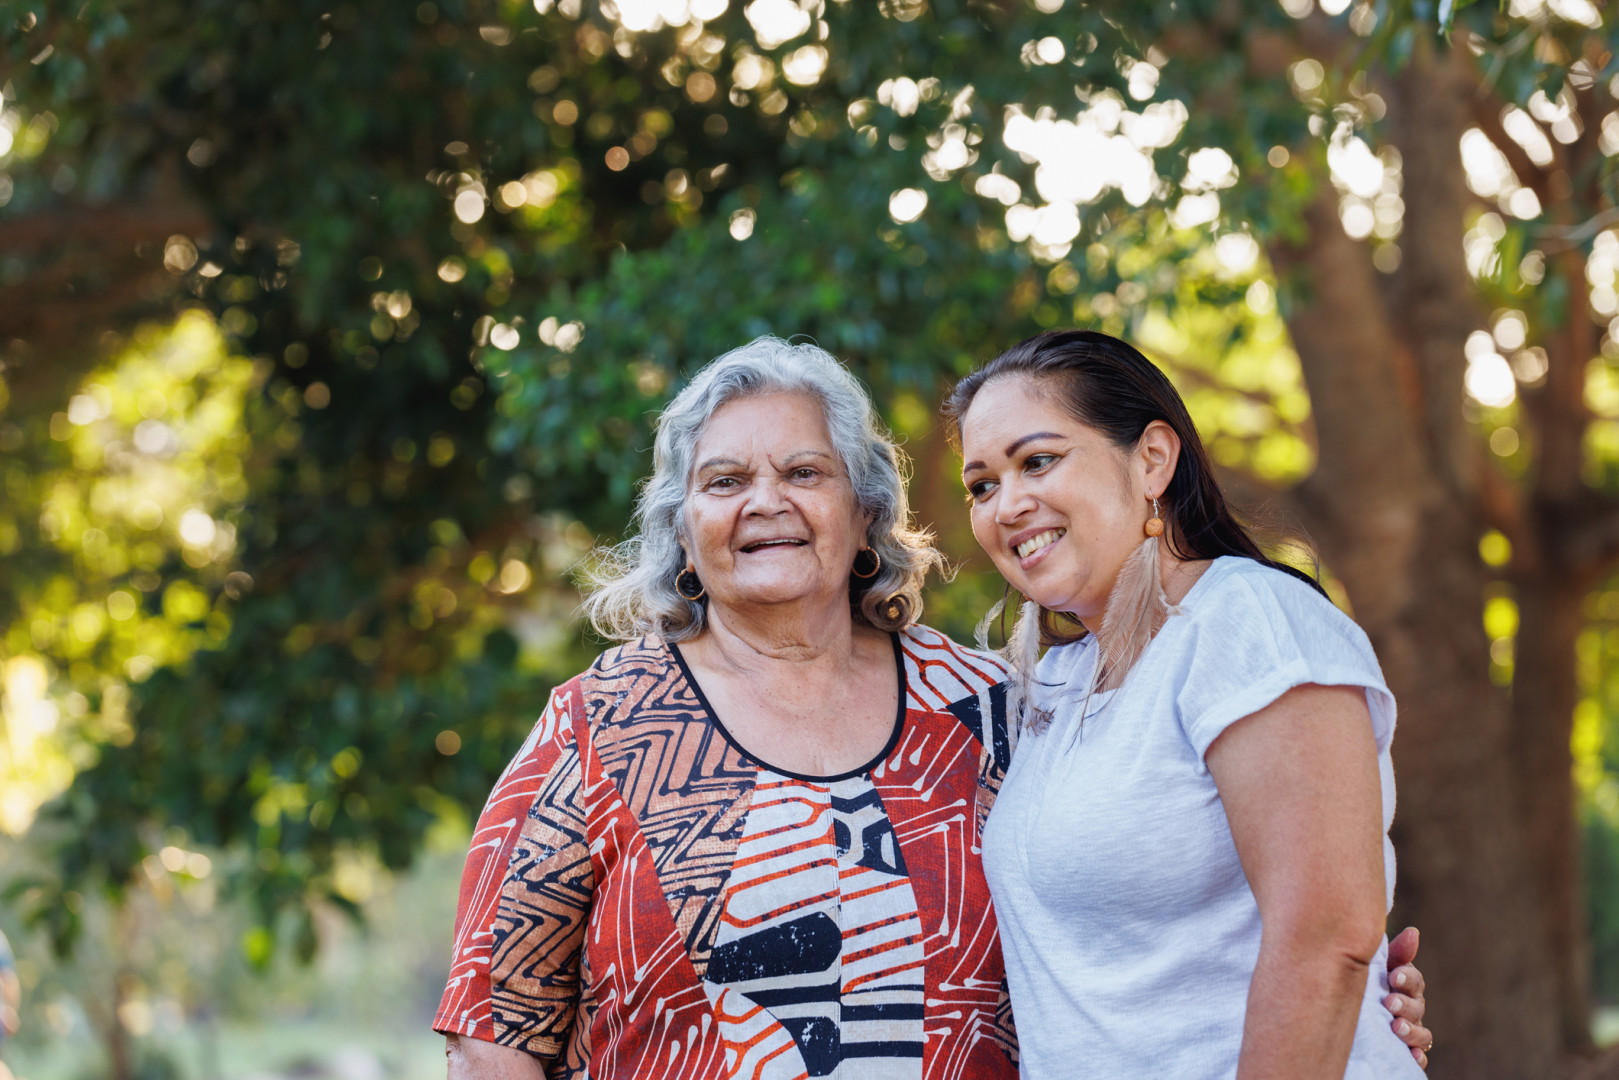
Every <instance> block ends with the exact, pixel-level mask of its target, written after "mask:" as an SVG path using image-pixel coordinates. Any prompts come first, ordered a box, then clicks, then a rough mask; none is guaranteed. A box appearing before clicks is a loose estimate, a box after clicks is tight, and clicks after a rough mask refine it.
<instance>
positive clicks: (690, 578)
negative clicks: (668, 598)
mask: <svg viewBox="0 0 1619 1080" xmlns="http://www.w3.org/2000/svg"><path fill="white" fill-rule="evenodd" d="M675 592H677V593H679V594H680V598H681V599H682V600H690V601H691V602H692V603H694V604H695V603H697V601H699V600H701V599H702V598H703V597H704V596H707V595H708V589H707V588H705V587H704V586H703V580H702V579H701V578H699V577H698V576H697V570H696V568H694V567H690V566H688V567H686V568H685V569H684V570H682V571H681V572H680V573H678V574H676V575H675Z"/></svg>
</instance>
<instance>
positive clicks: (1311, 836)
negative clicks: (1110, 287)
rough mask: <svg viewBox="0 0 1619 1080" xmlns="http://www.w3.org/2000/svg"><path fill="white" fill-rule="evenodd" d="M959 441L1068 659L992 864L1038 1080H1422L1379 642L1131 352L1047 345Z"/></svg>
mask: <svg viewBox="0 0 1619 1080" xmlns="http://www.w3.org/2000/svg"><path fill="white" fill-rule="evenodd" d="M946 413H947V415H948V416H949V417H950V418H951V419H952V420H953V422H954V426H955V430H956V434H957V435H958V437H959V439H960V443H961V449H962V451H963V457H964V464H963V472H962V475H963V480H964V481H965V483H966V485H967V489H968V491H969V493H970V496H971V507H972V509H971V515H972V525H973V532H974V535H975V536H976V537H977V539H978V541H979V543H980V544H982V545H983V547H984V549H985V550H986V551H987V552H988V553H989V555H990V557H991V559H992V560H993V561H994V563H995V565H996V567H997V568H998V569H999V570H1000V571H1001V573H1002V574H1003V575H1004V576H1005V577H1006V580H1007V581H1008V582H1010V583H1011V585H1012V587H1013V588H1014V589H1016V590H1017V591H1018V592H1019V593H1021V594H1022V595H1023V596H1025V597H1026V598H1028V600H1030V601H1032V602H1033V605H1038V618H1039V619H1040V621H1041V630H1042V632H1043V636H1044V638H1045V639H1046V641H1047V642H1048V643H1053V644H1054V645H1055V647H1054V648H1052V649H1051V650H1050V651H1049V652H1048V654H1047V655H1046V657H1045V658H1044V659H1043V660H1042V661H1041V662H1040V664H1039V667H1038V670H1037V672H1036V673H1035V676H1034V683H1035V687H1034V695H1035V696H1034V707H1033V708H1030V709H1025V715H1026V717H1027V718H1028V720H1027V721H1026V726H1025V729H1024V730H1023V732H1022V734H1021V739H1020V744H1019V746H1018V748H1017V751H1016V753H1015V755H1014V757H1013V760H1012V764H1011V767H1010V769H1009V770H1008V772H1007V775H1006V778H1005V780H1004V782H1003V784H1002V787H1001V791H1000V795H999V797H998V799H997V800H996V803H995V807H994V810H993V811H992V813H991V815H990V818H989V822H988V825H987V826H986V829H985V834H984V844H983V852H984V854H983V858H984V868H985V871H986V874H987V877H988V880H989V884H990V888H991V892H992V894H993V897H994V902H995V911H996V914H997V916H998V918H999V920H1000V923H1001V930H1002V944H1003V948H1004V950H1005V957H1006V968H1007V977H1008V981H1009V984H1010V989H1011V996H1012V1006H1013V1010H1014V1012H1015V1015H1016V1017H1017V1027H1018V1038H1019V1043H1020V1046H1021V1053H1022V1070H1023V1074H1024V1075H1025V1076H1030V1077H1055V1076H1061V1077H1066V1078H1076V1080H1078V1078H1090V1077H1094V1078H1097V1080H1104V1078H1107V1080H1111V1078H1116V1077H1121V1076H1155V1077H1157V1076H1161V1077H1175V1078H1177V1080H1196V1078H1203V1077H1207V1078H1210V1080H1213V1078H1229V1077H1232V1076H1235V1077H1237V1078H1238V1080H1260V1078H1283V1077H1285V1078H1288V1080H1327V1078H1333V1080H1336V1078H1338V1077H1349V1078H1354V1080H1374V1078H1376V1080H1389V1078H1395V1077H1413V1078H1416V1077H1421V1075H1422V1072H1421V1069H1420V1068H1419V1066H1418V1064H1417V1062H1416V1061H1414V1060H1413V1059H1412V1055H1411V1054H1410V1053H1409V1052H1408V1051H1407V1049H1406V1047H1405V1046H1404V1045H1403V1044H1402V1043H1401V1041H1400V1039H1399V1038H1398V1037H1397V1036H1396V1035H1395V1033H1394V1032H1393V1031H1391V1030H1390V1022H1391V1020H1393V1017H1391V1015H1390V1014H1389V1012H1388V1010H1387V1009H1385V1008H1384V1007H1383V1004H1382V999H1383V996H1384V995H1385V994H1386V993H1387V992H1388V987H1387V983H1386V972H1385V962H1386V949H1387V942H1386V939H1385V938H1384V936H1383V927H1384V919H1385V916H1386V914H1387V911H1388V907H1389V904H1390V902H1391V900H1392V895H1393V893H1392V890H1393V882H1394V857H1393V849H1392V847H1391V846H1390V845H1389V843H1388V838H1387V831H1388V826H1389V823H1390V820H1391V818H1392V816H1393V809H1394V776H1393V769H1392V767H1391V765H1390V761H1389V742H1390V740H1391V739H1392V737H1393V734H1394V699H1393V697H1392V696H1391V695H1390V694H1389V691H1388V688H1387V687H1386V686H1385V684H1384V682H1383V677H1382V674H1381V672H1380V670H1379V668H1378V664H1377V658H1376V657H1375V656H1374V655H1373V653H1372V650H1371V647H1370V645H1369V644H1368V643H1367V640H1366V637H1365V635H1364V634H1363V633H1362V632H1361V631H1360V629H1359V628H1358V627H1357V626H1356V625H1355V624H1354V623H1353V622H1351V621H1350V620H1349V619H1348V618H1347V617H1346V616H1344V615H1343V614H1342V613H1341V612H1340V611H1338V609H1337V608H1335V607H1334V606H1333V605H1332V604H1331V602H1329V601H1328V600H1327V598H1326V596H1325V595H1324V594H1323V593H1322V591H1321V589H1320V587H1319V586H1318V585H1317V584H1316V583H1315V582H1314V581H1313V580H1311V579H1309V578H1307V577H1305V576H1304V575H1303V574H1301V573H1299V572H1297V571H1295V570H1292V569H1291V568H1288V567H1285V566H1281V565H1279V564H1277V563H1275V562H1273V561H1271V560H1270V559H1268V558H1266V557H1265V556H1264V554H1263V553H1262V552H1261V551H1260V550H1259V548H1258V546H1257V545H1256V544H1255V543H1254V541H1253V540H1252V539H1251V538H1250V537H1249V536H1248V534H1247V533H1246V532H1245V531H1244V530H1243V528H1242V527H1241V526H1240V525H1239V524H1237V522H1236V521H1235V520H1234V519H1233V517H1232V515H1231V512H1230V511H1229V510H1228V508H1227V506H1226V503H1225V500H1224V498H1223V497H1222V495H1221V493H1220V489H1219V487H1218V485H1217V484H1216V483H1215V481H1214V477H1213V474H1212V470H1211V468H1210V464H1209V460H1208V457H1207V455H1206V454H1205V452H1204V449H1203V447H1202V445H1201V443H1200V442H1199V440H1198V435H1197V431H1196V430H1195V428H1194V427H1193V425H1192V422H1191V419H1190V417H1189V416H1188V415H1187V412H1186V408H1185V406H1184V404H1183V403H1182V402H1181V400H1180V397H1179V395H1178V394H1177V393H1176V392H1175V390H1174V388H1173V387H1172V386H1171V385H1170V383H1169V381H1168V380H1167V379H1166V378H1165V377H1164V375H1163V374H1162V372H1160V371H1159V370H1158V369H1157V368H1155V367H1154V366H1153V365H1152V364H1151V363H1150V362H1148V361H1147V359H1146V358H1145V357H1143V356H1142V355H1141V354H1140V353H1139V352H1137V351H1136V350H1135V349H1133V348H1131V347H1130V346H1129V345H1126V344H1125V343H1124V342H1122V341H1119V340H1117V339H1115V338H1112V337H1109V336H1107V335H1105V334H1100V333H1092V332H1087V331H1062V332H1051V333H1046V334H1042V335H1040V336H1039V337H1036V338H1032V339H1030V340H1028V341H1025V342H1023V343H1022V344H1020V345H1018V346H1016V347H1014V348H1012V349H1011V350H1009V351H1007V352H1006V353H1004V354H1003V355H1001V356H1000V357H998V358H997V359H995V360H994V361H993V362H991V363H990V364H989V365H988V366H986V367H985V368H983V369H982V370H981V371H979V372H977V373H975V374H973V375H971V376H969V377H968V378H966V379H965V380H963V381H962V383H961V384H960V386H958V387H957V388H956V390H955V392H954V394H953V395H952V396H951V398H950V400H949V401H948V403H947V404H946ZM1025 610H1026V612H1028V613H1029V614H1028V616H1027V619H1030V620H1032V619H1033V618H1035V615H1034V613H1033V610H1034V609H1033V606H1032V605H1030V606H1027V607H1026V609H1025ZM1033 631H1034V627H1033V625H1032V624H1031V625H1024V626H1022V627H1020V630H1019V631H1017V632H1014V635H1013V638H1014V643H1016V642H1018V641H1019V640H1021V641H1022V642H1023V648H1022V650H1021V651H1022V653H1023V655H1024V660H1025V670H1027V667H1029V666H1032V664H1030V663H1029V661H1030V660H1032V656H1031V655H1030V654H1032V652H1033V651H1034V649H1035V648H1036V641H1035V638H1034V634H1033ZM1014 651H1015V652H1016V651H1019V650H1018V649H1017V648H1016V647H1015V648H1014ZM1279 999H1285V1000H1287V1001H1288V1002H1289V1003H1290V1004H1289V1007H1288V1008H1287V1009H1284V1010H1278V1009H1275V1008H1274V1007H1270V1008H1267V1004H1270V1005H1273V1003H1274V1002H1275V1001H1277V1000H1279ZM1426 1045H1431V1040H1430V1041H1429V1042H1428V1043H1427V1044H1426ZM1424 1048H1426V1047H1424ZM1346 1070H1347V1071H1346Z"/></svg>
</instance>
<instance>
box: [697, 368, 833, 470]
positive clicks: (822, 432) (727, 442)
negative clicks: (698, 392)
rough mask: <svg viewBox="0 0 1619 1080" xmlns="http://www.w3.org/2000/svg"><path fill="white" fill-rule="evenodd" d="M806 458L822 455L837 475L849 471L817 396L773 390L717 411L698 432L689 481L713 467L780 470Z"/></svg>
mask: <svg viewBox="0 0 1619 1080" xmlns="http://www.w3.org/2000/svg"><path fill="white" fill-rule="evenodd" d="M805 454H818V455H820V456H822V457H824V458H826V459H827V460H828V463H829V464H830V465H831V466H832V467H833V469H834V470H835V471H836V472H838V473H839V474H842V473H844V472H846V469H845V468H844V462H843V460H842V457H841V455H840V453H839V449H838V447H837V446H835V445H834V442H833V439H832V434H831V430H830V426H829V425H828V423H827V417H826V409H825V407H824V406H823V405H822V403H821V401H820V400H819V399H818V398H817V397H816V396H815V395H814V394H811V393H807V392H805V391H801V390H769V391H765V392H763V393H756V394H746V395H739V396H737V397H733V398H731V399H730V400H728V401H726V402H724V403H723V404H721V405H719V406H718V407H717V408H715V410H714V411H713V413H711V414H710V415H709V417H708V418H707V419H706V420H705V421H704V422H703V425H702V426H701V427H700V428H698V429H697V431H696V433H695V437H694V438H693V440H692V453H691V465H690V468H689V470H688V472H689V474H690V476H689V477H688V478H689V479H690V478H695V477H696V476H697V475H698V474H699V473H701V472H702V471H703V470H704V469H706V468H711V467H713V466H714V465H715V464H731V465H743V464H750V463H751V464H753V465H755V466H757V465H762V464H763V463H764V461H766V460H768V461H769V462H770V463H772V464H774V465H775V466H776V467H778V468H781V467H782V466H783V464H784V462H786V461H787V460H789V459H791V458H795V457H800V456H803V455H805ZM756 458H757V459H759V460H756V461H755V460H753V459H756Z"/></svg>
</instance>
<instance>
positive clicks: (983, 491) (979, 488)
mask: <svg viewBox="0 0 1619 1080" xmlns="http://www.w3.org/2000/svg"><path fill="white" fill-rule="evenodd" d="M994 486H995V485H994V483H992V482H991V481H989V480H974V481H973V482H972V483H970V484H968V485H967V498H968V499H969V500H970V501H973V502H980V501H982V500H983V499H985V498H987V497H988V496H989V493H990V491H991V490H992V489H993V488H994Z"/></svg>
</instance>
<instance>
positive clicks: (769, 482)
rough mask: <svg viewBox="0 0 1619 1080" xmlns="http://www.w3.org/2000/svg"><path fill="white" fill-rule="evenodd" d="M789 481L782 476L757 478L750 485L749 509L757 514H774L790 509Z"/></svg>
mask: <svg viewBox="0 0 1619 1080" xmlns="http://www.w3.org/2000/svg"><path fill="white" fill-rule="evenodd" d="M786 486H787V480H786V478H785V477H781V476H760V477H756V478H755V479H754V481H753V483H752V484H749V485H748V504H747V509H748V511H749V512H751V513H756V514H774V513H779V512H781V511H782V510H785V509H787V508H788V506H789V505H790V503H789V502H788V500H787V494H786Z"/></svg>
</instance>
